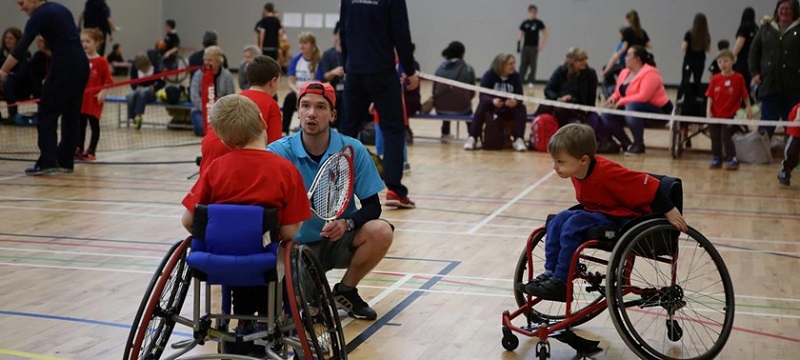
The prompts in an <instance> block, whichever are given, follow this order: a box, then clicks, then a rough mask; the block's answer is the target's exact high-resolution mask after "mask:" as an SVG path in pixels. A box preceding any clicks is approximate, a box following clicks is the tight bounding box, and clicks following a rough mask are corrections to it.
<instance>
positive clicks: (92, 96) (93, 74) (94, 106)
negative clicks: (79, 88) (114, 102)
mask: <svg viewBox="0 0 800 360" xmlns="http://www.w3.org/2000/svg"><path fill="white" fill-rule="evenodd" d="M112 83H114V80H113V79H111V68H110V67H109V66H108V60H106V58H104V57H102V56H98V57H96V58H93V59H89V81H88V82H86V88H87V89H89V88H93V87H97V86H103V85H108V84H112ZM98 93H100V90H92V91H86V92H84V93H83V103H82V104H81V114H85V115H91V116H94V117H96V118H98V119H99V118H100V115H101V114H102V113H103V103H101V102H98V101H97V94H98Z"/></svg>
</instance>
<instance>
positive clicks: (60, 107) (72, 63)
mask: <svg viewBox="0 0 800 360" xmlns="http://www.w3.org/2000/svg"><path fill="white" fill-rule="evenodd" d="M17 3H18V4H19V6H20V10H22V11H24V12H25V13H26V14H28V16H29V19H28V21H27V23H25V31H23V35H22V39H21V40H20V41H19V43H18V44H17V47H16V49H14V51H13V52H12V53H11V55H10V56H9V57H7V58H6V60H5V62H3V65H2V67H0V81H2V80H5V79H6V77H8V76H9V72H10V71H11V69H13V68H14V66H15V65H17V63H18V62H19V61H20V60H21V59H23V58H24V55H25V52H26V51H27V49H28V46H30V45H31V43H32V42H33V40H34V39H35V38H36V36H37V35H41V36H42V37H43V38H44V40H45V41H46V42H47V44H48V46H50V49H51V51H52V61H50V64H49V67H48V73H47V78H45V81H44V84H43V86H42V96H41V98H40V99H39V124H38V125H37V127H36V129H37V134H38V140H37V142H38V145H39V151H40V155H39V159H38V160H36V164H34V166H33V167H30V168H28V169H25V174H27V175H46V174H52V173H55V172H58V171H59V170H60V169H61V171H63V172H72V171H73V168H74V164H75V163H74V159H73V157H72V156H73V155H74V154H75V148H76V146H77V143H78V124H79V122H80V112H81V102H82V101H83V90H84V89H85V88H86V82H87V81H88V79H89V59H88V58H87V57H86V53H85V52H84V51H83V47H82V46H81V41H80V31H79V30H78V27H77V26H76V25H75V18H73V17H72V13H71V12H70V11H69V9H67V8H66V7H65V6H64V5H61V4H58V3H55V2H50V1H44V0H17ZM59 118H61V141H60V142H59V141H58V131H57V127H58V119H59Z"/></svg>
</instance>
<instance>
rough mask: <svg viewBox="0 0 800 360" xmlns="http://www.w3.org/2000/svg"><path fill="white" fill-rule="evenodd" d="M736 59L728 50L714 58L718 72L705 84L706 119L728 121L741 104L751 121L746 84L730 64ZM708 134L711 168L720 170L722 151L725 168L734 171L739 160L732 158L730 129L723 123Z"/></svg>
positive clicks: (732, 149) (712, 125)
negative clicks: (745, 108) (706, 86)
mask: <svg viewBox="0 0 800 360" xmlns="http://www.w3.org/2000/svg"><path fill="white" fill-rule="evenodd" d="M734 62H736V56H734V55H733V53H732V52H731V51H730V50H722V51H720V52H719V55H717V65H718V66H719V69H720V73H719V74H716V75H714V76H712V77H711V83H709V84H708V90H706V97H707V98H708V105H706V106H707V107H706V117H710V118H711V117H713V118H721V119H732V118H733V116H734V115H736V111H738V110H739V109H740V108H741V107H742V102H744V104H745V105H746V106H747V118H748V119H752V118H753V111H752V109H751V108H750V95H748V94H747V85H746V84H745V83H744V77H743V76H742V74H739V73H737V72H735V71H733V63H734ZM708 127H709V130H710V132H711V154H712V156H713V158H712V159H711V166H710V167H711V168H712V169H719V168H721V167H722V150H723V149H724V150H725V161H726V162H727V166H726V169H728V170H736V169H738V168H739V160H737V159H736V148H734V146H733V138H732V135H733V128H734V127H733V126H731V125H723V124H709V126H708Z"/></svg>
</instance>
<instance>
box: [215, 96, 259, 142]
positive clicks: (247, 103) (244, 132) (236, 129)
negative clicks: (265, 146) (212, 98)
mask: <svg viewBox="0 0 800 360" xmlns="http://www.w3.org/2000/svg"><path fill="white" fill-rule="evenodd" d="M208 122H209V124H210V125H211V128H212V129H213V130H214V133H216V134H217V136H219V138H220V140H222V142H223V143H225V145H228V146H230V147H232V148H235V149H241V148H243V147H245V146H246V145H247V144H249V143H251V142H253V141H255V140H257V139H258V138H259V137H260V136H263V134H264V130H265V125H264V121H263V120H261V111H260V110H259V109H258V106H257V105H256V104H255V103H254V102H253V101H252V100H250V99H248V98H246V97H244V96H241V95H236V94H233V95H226V96H223V97H221V98H220V99H219V100H217V102H216V103H214V106H213V107H212V108H211V114H209V116H208Z"/></svg>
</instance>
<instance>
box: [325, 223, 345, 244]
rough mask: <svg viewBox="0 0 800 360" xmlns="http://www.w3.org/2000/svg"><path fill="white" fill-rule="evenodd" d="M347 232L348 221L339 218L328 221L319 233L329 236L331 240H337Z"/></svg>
mask: <svg viewBox="0 0 800 360" xmlns="http://www.w3.org/2000/svg"><path fill="white" fill-rule="evenodd" d="M346 232H347V221H346V220H344V219H338V220H334V221H331V222H329V223H326V224H325V226H323V227H322V231H321V232H320V233H319V234H320V235H321V236H322V237H325V238H328V239H329V240H330V241H337V240H339V239H341V238H342V236H343V235H344V233H346Z"/></svg>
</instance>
